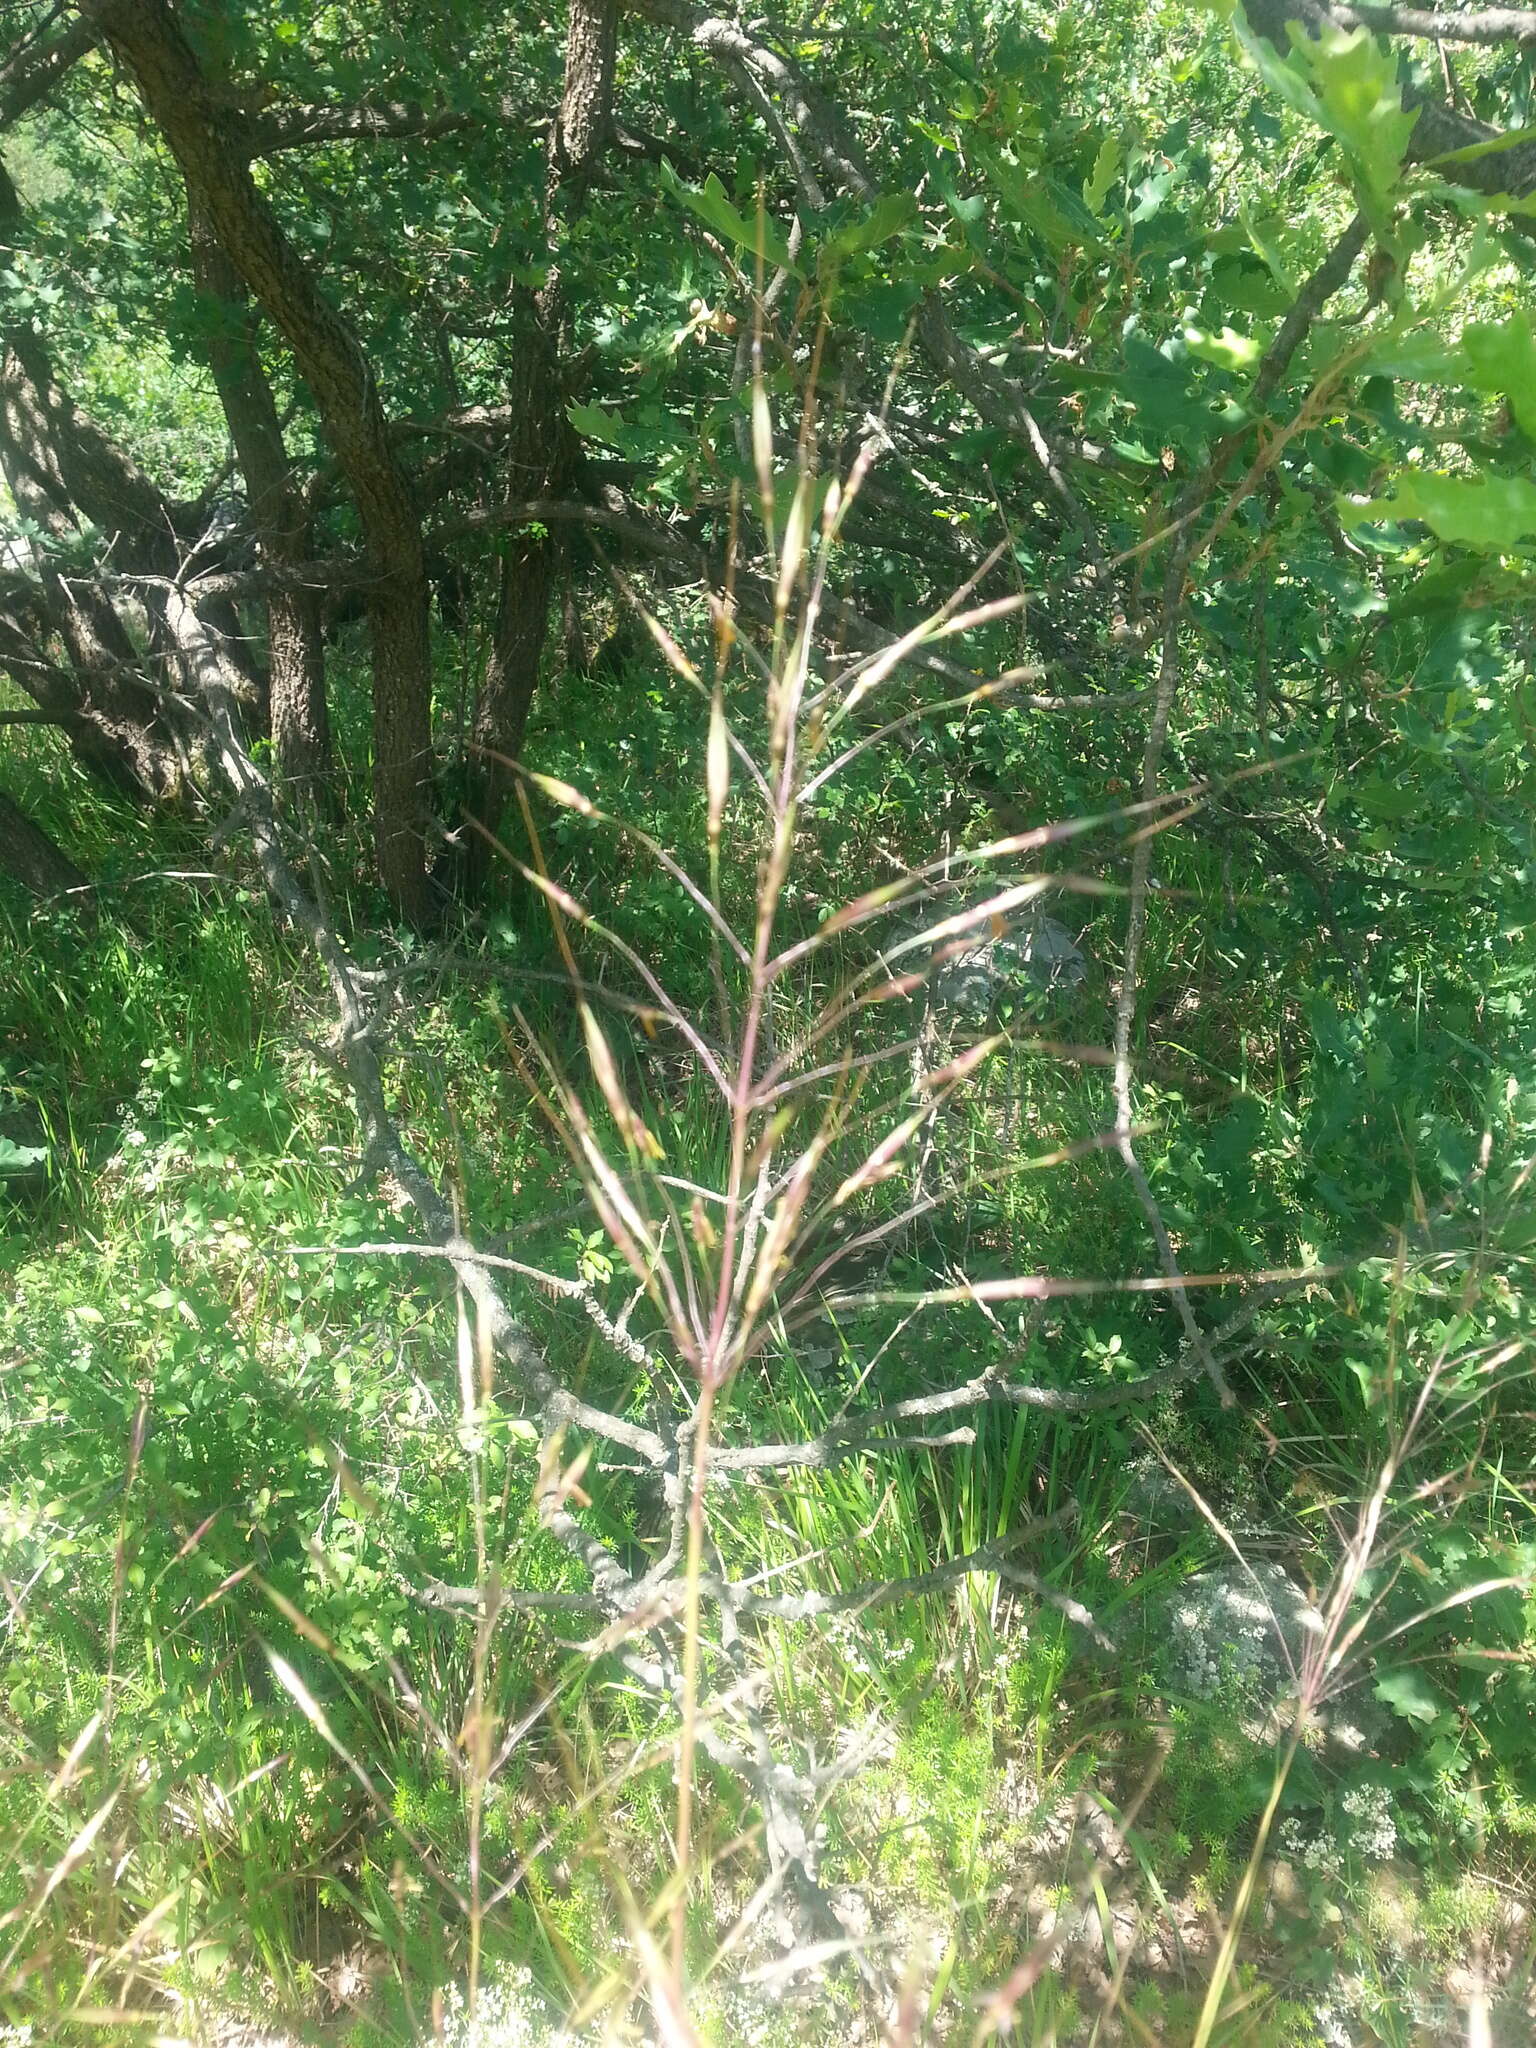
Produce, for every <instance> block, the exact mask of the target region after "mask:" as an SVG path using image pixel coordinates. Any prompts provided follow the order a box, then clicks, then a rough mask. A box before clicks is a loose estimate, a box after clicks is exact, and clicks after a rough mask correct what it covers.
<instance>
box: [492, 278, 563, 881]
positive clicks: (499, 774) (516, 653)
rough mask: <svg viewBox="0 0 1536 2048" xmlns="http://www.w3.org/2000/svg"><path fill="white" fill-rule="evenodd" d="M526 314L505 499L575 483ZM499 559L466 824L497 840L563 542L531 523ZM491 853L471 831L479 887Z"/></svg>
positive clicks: (537, 335) (551, 355)
mask: <svg viewBox="0 0 1536 2048" xmlns="http://www.w3.org/2000/svg"><path fill="white" fill-rule="evenodd" d="M523 313H524V316H525V322H526V324H525V327H524V332H523V337H522V340H523V346H522V347H521V348H520V350H519V351H518V355H517V361H516V372H515V380H516V392H515V398H516V405H515V414H516V418H517V421H518V425H517V427H516V429H515V430H514V432H513V435H512V438H511V441H510V443H509V445H508V448H507V454H506V474H507V483H508V493H509V495H511V494H512V493H514V492H515V493H516V495H517V496H518V497H519V498H522V497H525V496H527V495H528V494H530V493H532V494H533V495H534V496H536V497H544V496H548V497H556V496H558V495H559V493H560V492H561V491H562V490H563V489H564V488H565V486H566V484H567V482H568V480H569V476H570V472H571V469H572V466H573V463H574V457H575V449H576V438H575V434H574V433H573V431H572V429H571V427H570V426H569V424H568V423H567V421H566V418H565V414H564V411H563V409H562V406H561V402H560V400H561V392H560V380H559V372H558V366H557V364H556V360H555V351H554V347H553V344H552V343H551V341H550V338H549V335H548V333H547V332H546V330H545V327H544V323H543V321H542V319H541V318H540V316H539V312H538V310H537V309H536V308H535V307H534V306H533V304H532V303H531V302H529V303H525V305H524V307H523ZM499 556H500V563H499V568H498V572H497V591H496V629H495V637H494V639H493V641H492V645H491V652H490V657H489V659H488V660H487V662H486V666H485V675H484V677H483V679H482V682H481V688H480V697H479V702H478V704H477V706H476V711H475V723H474V733H473V739H474V750H475V751H474V756H473V759H472V761H471V765H470V773H469V777H468V787H467V794H466V799H465V809H466V811H467V812H468V814H469V816H470V817H471V818H474V819H477V820H478V821H479V822H480V823H482V824H484V825H485V826H487V827H488V828H489V829H490V830H491V831H493V832H494V831H496V830H497V828H498V822H499V819H500V816H501V810H502V806H503V805H504V804H505V802H506V799H507V796H508V794H509V792H510V789H511V786H512V776H511V771H510V770H509V769H508V767H507V766H506V762H507V760H508V759H515V758H516V757H517V755H518V754H519V753H520V752H521V750H522V745H523V735H524V733H525V732H526V730H527V726H528V713H529V709H530V707H531V706H532V703H533V697H534V692H535V690H536V689H537V687H538V680H539V663H540V660H541V658H542V656H543V652H544V643H545V639H546V638H547V635H548V630H549V608H550V600H551V598H552V596H553V593H554V585H555V576H556V572H557V569H558V567H559V544H558V543H557V542H556V541H554V540H553V539H552V538H551V537H550V535H549V534H548V532H547V531H540V530H536V529H535V527H533V526H532V525H530V526H527V527H524V528H523V529H522V530H521V531H514V532H512V533H510V534H508V535H507V537H506V539H505V540H504V541H503V542H502V544H501V547H500V550H499ZM498 757H499V758H498ZM489 853H490V849H489V847H488V845H487V843H486V840H485V838H484V835H483V834H481V833H479V832H472V833H471V837H470V843H469V846H468V849H467V856H468V858H467V866H468V872H469V878H470V882H471V885H472V886H475V885H477V884H478V883H479V882H481V881H483V879H484V876H485V873H486V869H487V865H488V861H489Z"/></svg>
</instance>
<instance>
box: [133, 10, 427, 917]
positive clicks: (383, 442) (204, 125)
mask: <svg viewBox="0 0 1536 2048" xmlns="http://www.w3.org/2000/svg"><path fill="white" fill-rule="evenodd" d="M98 18H99V20H100V21H101V24H102V28H103V30H104V32H105V35H106V37H107V40H108V41H109V43H110V44H111V46H112V48H113V49H114V50H115V51H116V53H117V55H118V56H119V57H120V58H121V59H122V61H123V62H124V64H125V65H126V66H127V68H128V70H129V72H130V73H131V74H132V76H133V78H134V79H135V81H136V83H137V85H138V89H139V94H140V97H141V98H142V100H143V102H144V105H145V107H146V109H147V110H148V112H149V114H150V116H151V118H152V119H153V121H154V122H155V124H156V126H157V127H158V128H159V130H160V132H161V134H162V135H163V136H164V137H165V139H166V142H167V143H168V144H169V146H170V149H171V152H172V154H173V155H174V156H175V158H176V161H177V163H178V164H179V165H180V167H181V172H182V176H183V177H184V178H185V180H186V185H187V193H188V197H189V199H190V200H191V201H192V203H194V204H195V205H196V206H197V207H198V208H199V209H200V210H201V212H202V213H203V214H204V215H205V216H206V218H207V221H208V223H209V226H210V228H211V230H212V232H213V234H214V235H215V236H216V237H217V238H218V242H219V244H220V246H221V247H222V249H223V250H224V253H225V254H226V256H227V257H228V258H229V260H230V261H231V263H233V265H234V266H235V268H236V269H237V270H238V271H239V273H240V275H241V276H242V277H243V278H244V279H245V282H246V284H247V285H248V286H249V287H250V290H251V292H252V293H253V294H254V296H255V298H256V299H257V301H258V302H259V304H260V305H261V307H262V309H263V311H264V312H265V313H266V314H267V315H268V317H269V318H270V319H271V320H272V322H273V324H274V325H275V326H276V327H277V328H278V330H279V332H280V333H281V334H282V336H283V338H284V340H285V341H286V342H287V343H288V346H289V347H290V348H291V349H292V351H293V354H294V359H295V361H296V363H297V364H298V367H299V370H300V372H301V374H302V375H303V377H304V380H305V382H306V383H307V384H308V386H309V388H310V390H311V392H312V393H313V394H314V398H315V403H316V405H317V406H318V407H319V410H320V414H321V418H322V420H323V421H324V424H325V430H326V434H327V437H328V438H329V440H330V443H331V446H332V447H333V448H334V450H335V452H336V458H337V461H338V462H339V463H340V465H341V468H342V471H343V473H344V474H345V476H346V478H347V481H348V483H349V485H350V486H351V489H352V494H353V497H354V499H355V501H356V505H357V510H358V517H359V519H360V520H361V522H362V527H363V533H364V536H365V538H366V541H367V545H368V549H369V552H370V554H371V556H372V566H373V570H374V579H373V583H372V586H371V592H370V606H369V616H370V627H371V638H372V655H373V787H374V838H375V846H376V851H377V858H378V865H379V875H380V879H381V880H382V881H383V883H384V886H385V888H386V889H387V890H388V892H389V894H390V895H391V897H392V898H393V899H394V902H395V904H396V906H397V908H398V909H399V910H400V912H401V913H402V915H404V916H405V917H407V918H408V919H410V920H412V921H413V922H417V923H421V922H425V919H426V914H427V868H426V833H427V821H428V816H429V804H430V791H431V764H432V733H431V697H432V689H431V663H430V644H429V635H428V599H429V595H430V593H429V586H428V581H427V575H426V568H425V563H424V561H423V554H422V544H421V528H420V522H419V520H418V517H417V513H416V508H415V505H414V504H413V502H412V497H411V493H410V490H409V487H408V485H407V482H406V478H405V475H404V472H403V471H402V469H401V467H400V465H399V463H398V462H397V460H396V458H395V453H394V450H393V448H392V446H391V444H390V439H389V430H388V423H387V421H386V419H385V415H384V407H383V404H382V402H381V400H380V398H379V393H378V388H377V386H376V384H375V382H374V377H373V372H372V369H371V367H370V365H369V363H368V361H367V359H366V357H365V356H364V354H363V351H362V349H361V347H360V346H359V344H358V341H357V339H356V337H355V335H354V334H353V332H352V330H351V328H350V327H349V326H348V324H347V322H346V321H345V320H344V319H343V318H342V317H341V315H340V314H339V313H338V312H337V311H336V309H335V307H334V306H333V305H331V303H330V301H329V300H328V299H327V298H326V296H325V294H324V293H323V292H322V291H321V290H320V288H319V286H318V285H317V284H316V282H315V280H314V278H313V276H312V275H311V273H310V270H309V268H308V266H307V265H306V264H305V262H304V260H303V258H302V257H301V256H300V255H299V254H298V252H297V251H296V250H295V249H294V247H293V246H292V244H291V243H290V242H289V241H288V239H287V237H286V236H285V235H284V233H283V231H282V228H281V227H280V226H279V224H278V221H277V218H276V216H275V214H274V213H273V212H272V209H271V207H270V206H269V205H268V204H267V202H266V200H265V199H264V198H263V197H262V195H261V194H260V193H259V192H258V191H257V189H256V185H255V182H254V180H253V179H252V177H251V173H250V168H249V163H248V158H247V153H246V150H245V148H244V147H243V146H242V142H241V139H240V136H239V134H238V132H237V126H236V123H235V120H234V117H233V116H232V115H231V112H230V109H229V107H228V105H226V104H221V103H220V102H219V101H218V100H217V99H216V98H215V96H214V94H213V93H212V92H211V91H210V89H209V85H208V81H207V79H206V78H205V77H204V75H203V72H202V69H201V67H200V65H199V63H198V61H197V58H196V56H195V55H194V53H193V50H192V47H191V45H190V44H189V43H188V41H187V39H186V36H185V35H184V34H183V32H182V28H181V24H180V21H179V20H178V18H177V15H176V13H175V11H174V9H173V8H172V7H171V6H170V5H169V0H109V4H107V5H106V6H104V7H103V8H102V10H101V12H100V15H99V17H98Z"/></svg>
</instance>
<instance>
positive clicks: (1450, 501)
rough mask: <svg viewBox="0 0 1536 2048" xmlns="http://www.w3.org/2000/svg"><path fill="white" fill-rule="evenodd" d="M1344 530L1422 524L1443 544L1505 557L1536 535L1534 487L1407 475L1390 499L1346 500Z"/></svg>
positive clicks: (1492, 479) (1521, 481)
mask: <svg viewBox="0 0 1536 2048" xmlns="http://www.w3.org/2000/svg"><path fill="white" fill-rule="evenodd" d="M1339 516H1340V518H1341V519H1342V520H1343V522H1344V524H1345V525H1346V526H1368V525H1375V524H1377V523H1378V522H1381V521H1399V520H1403V519H1421V520H1422V521H1423V522H1424V524H1425V525H1426V526H1427V527H1429V528H1430V529H1431V531H1432V532H1433V533H1435V534H1436V535H1437V536H1438V538H1439V539H1441V540H1448V541H1458V542H1460V543H1461V544H1462V545H1463V546H1464V547H1471V548H1483V549H1485V550H1487V551H1488V552H1489V553H1493V554H1502V553H1505V552H1507V551H1508V550H1509V549H1512V548H1516V547H1518V546H1519V544H1520V542H1521V541H1522V540H1524V539H1525V538H1526V537H1527V536H1529V535H1536V484H1532V483H1527V482H1526V480H1525V478H1524V477H1516V476H1485V477H1463V476H1429V475H1421V474H1420V473H1418V472H1417V471H1412V470H1403V471H1399V473H1398V475H1397V476H1396V477H1395V478H1394V479H1393V488H1392V495H1391V496H1390V497H1387V498H1368V499H1366V500H1365V501H1364V502H1363V503H1360V502H1351V501H1350V500H1349V499H1342V500H1341V501H1340V504H1339Z"/></svg>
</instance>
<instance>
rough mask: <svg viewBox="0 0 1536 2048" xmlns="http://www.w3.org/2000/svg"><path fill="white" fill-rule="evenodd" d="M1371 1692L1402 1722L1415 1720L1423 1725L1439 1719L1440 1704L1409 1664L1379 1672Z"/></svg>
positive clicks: (1426, 1680) (1414, 1667)
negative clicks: (1400, 1718) (1399, 1717)
mask: <svg viewBox="0 0 1536 2048" xmlns="http://www.w3.org/2000/svg"><path fill="white" fill-rule="evenodd" d="M1374 1690H1375V1693H1376V1697H1377V1699H1379V1700H1380V1701H1381V1702H1382V1704H1383V1705H1384V1706H1388V1707H1390V1708H1391V1709H1392V1711H1393V1713H1394V1714H1398V1715H1400V1716H1401V1717H1402V1719H1403V1720H1405V1721H1419V1722H1422V1723H1424V1724H1425V1725H1426V1726H1427V1725H1428V1724H1429V1723H1430V1722H1432V1721H1435V1720H1437V1719H1438V1718H1439V1716H1440V1713H1441V1711H1442V1708H1443V1704H1444V1703H1443V1702H1442V1700H1441V1698H1440V1695H1439V1694H1438V1693H1437V1692H1436V1691H1435V1689H1434V1687H1433V1686H1432V1685H1431V1684H1430V1682H1429V1680H1428V1679H1427V1678H1426V1677H1425V1676H1424V1674H1423V1672H1422V1671H1420V1670H1419V1669H1418V1668H1417V1666H1415V1665H1412V1664H1402V1665H1399V1666H1398V1667H1397V1669H1396V1670H1394V1671H1383V1672H1381V1673H1380V1674H1379V1676H1378V1677H1377V1680H1376V1684H1375V1688H1374Z"/></svg>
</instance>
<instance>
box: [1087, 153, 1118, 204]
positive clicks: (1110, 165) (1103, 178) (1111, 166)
mask: <svg viewBox="0 0 1536 2048" xmlns="http://www.w3.org/2000/svg"><path fill="white" fill-rule="evenodd" d="M1119 174H1120V145H1119V143H1118V142H1117V141H1116V140H1115V138H1114V136H1113V135H1106V136H1105V138H1104V140H1103V141H1102V142H1101V143H1100V144H1099V153H1098V155H1097V156H1096V157H1095V158H1094V160H1093V169H1092V171H1091V172H1090V173H1089V175H1088V177H1087V178H1086V179H1085V180H1084V181H1083V204H1084V206H1086V207H1087V209H1088V211H1089V212H1090V213H1094V214H1102V213H1103V211H1104V202H1105V200H1106V199H1107V198H1108V197H1109V188H1110V186H1111V185H1113V184H1114V182H1115V179H1116V178H1117V177H1118V176H1119Z"/></svg>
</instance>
